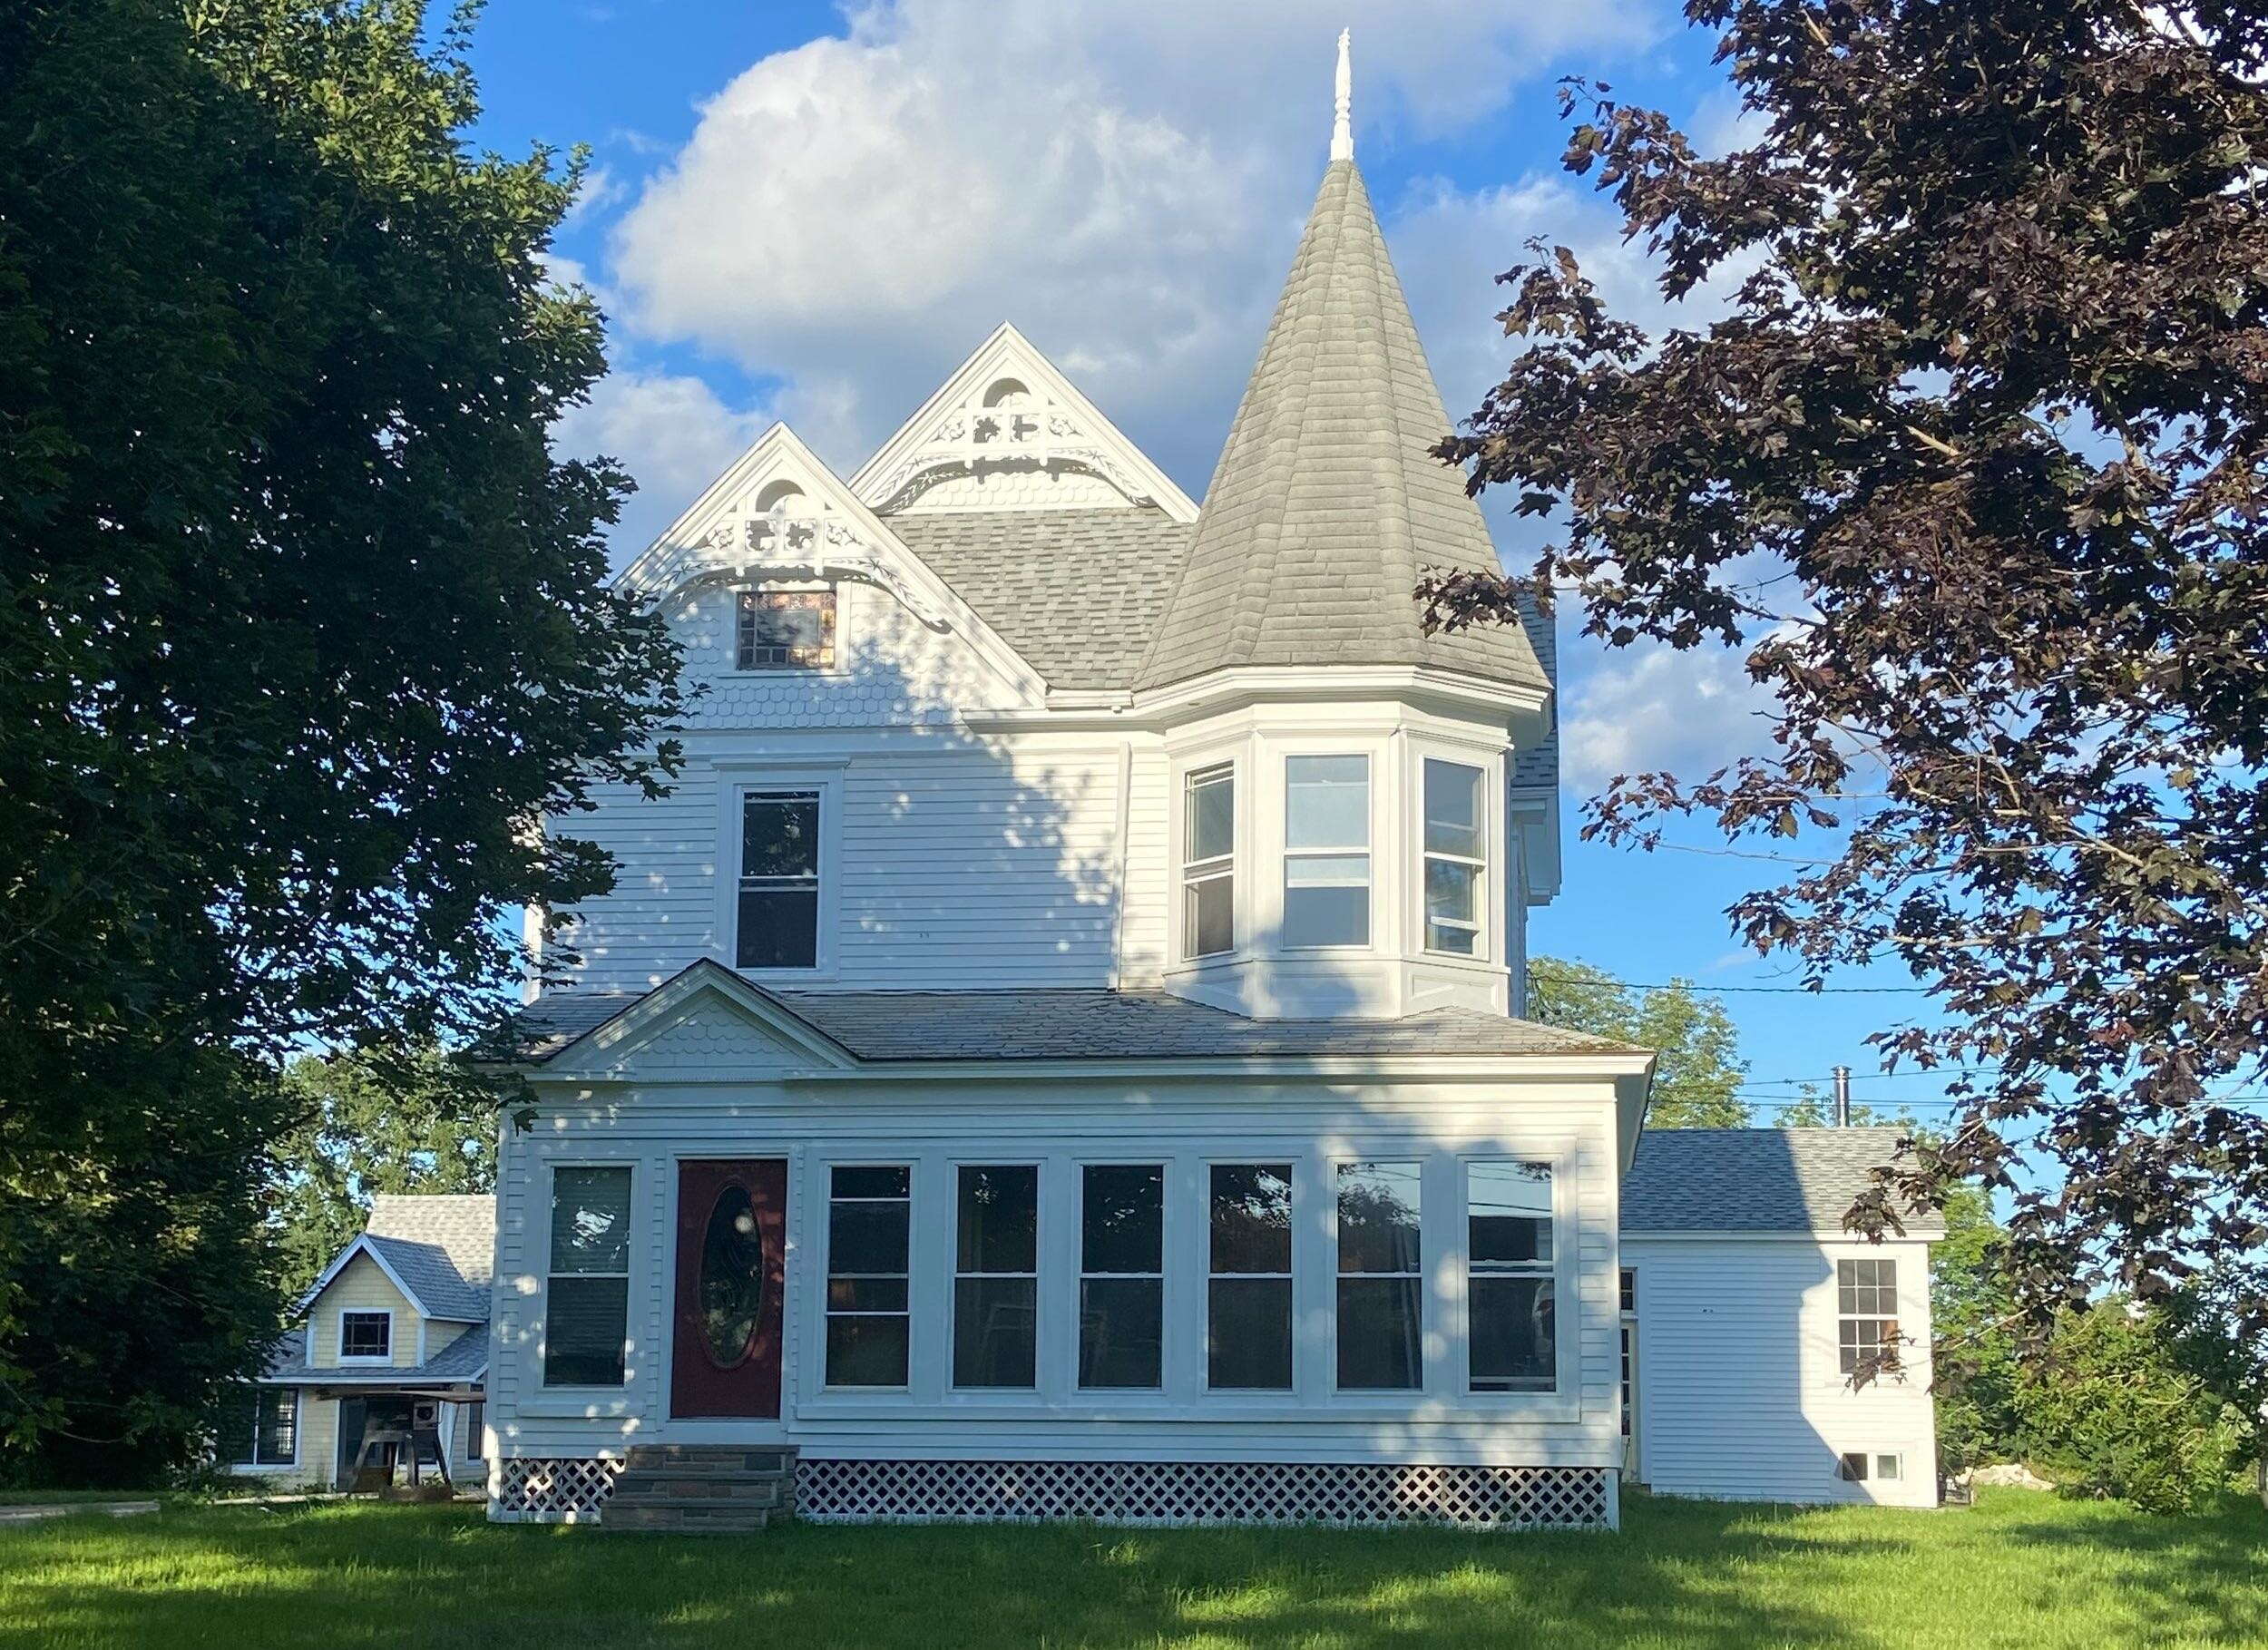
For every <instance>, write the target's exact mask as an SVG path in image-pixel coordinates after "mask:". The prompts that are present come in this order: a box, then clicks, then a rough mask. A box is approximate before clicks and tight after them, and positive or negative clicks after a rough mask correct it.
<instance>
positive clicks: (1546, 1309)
mask: <svg viewBox="0 0 2268 1650" xmlns="http://www.w3.org/2000/svg"><path fill="white" fill-rule="evenodd" d="M1465 1210H1466V1219H1465V1225H1466V1254H1465V1267H1466V1276H1465V1304H1466V1319H1467V1328H1466V1358H1467V1361H1468V1362H1467V1372H1468V1373H1467V1385H1468V1387H1469V1388H1470V1390H1471V1391H1475V1392H1549V1391H1553V1390H1555V1389H1556V1388H1557V1386H1558V1384H1559V1341H1558V1333H1557V1325H1556V1323H1555V1318H1554V1313H1555V1309H1556V1304H1557V1303H1556V1301H1555V1298H1554V1297H1555V1295H1556V1294H1557V1291H1556V1288H1555V1286H1554V1282H1553V1276H1552V1272H1553V1265H1554V1262H1553V1255H1552V1233H1551V1170H1550V1169H1549V1167H1546V1166H1545V1165H1543V1164H1540V1163H1468V1164H1467V1165H1465Z"/></svg>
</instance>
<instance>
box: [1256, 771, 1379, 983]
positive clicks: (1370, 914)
mask: <svg viewBox="0 0 2268 1650" xmlns="http://www.w3.org/2000/svg"><path fill="white" fill-rule="evenodd" d="M1312 760H1324V761H1331V760H1344V761H1353V762H1360V763H1361V764H1362V765H1363V841H1362V844H1361V845H1360V846H1359V847H1358V846H1346V847H1334V848H1319V847H1301V848H1295V847H1293V846H1292V845H1291V835H1292V764H1293V763H1294V762H1298V761H1312ZM1380 766H1381V764H1380V762H1379V759H1378V753H1377V752H1376V751H1374V750H1372V749H1371V748H1369V747H1366V746H1365V747H1356V748H1353V749H1345V748H1317V749H1313V750H1309V749H1305V748H1286V749H1285V750H1283V751H1281V752H1280V753H1279V755H1278V758H1277V767H1276V797H1277V801H1278V804H1279V805H1280V808H1281V813H1280V816H1279V817H1278V818H1277V820H1276V841H1277V842H1278V843H1280V844H1281V845H1282V847H1283V852H1282V854H1280V856H1279V858H1280V860H1281V864H1280V865H1279V867H1278V869H1279V871H1280V873H1281V874H1280V875H1279V877H1278V879H1277V883H1276V913H1277V914H1276V950H1278V951H1279V952H1286V953H1289V954H1295V955H1302V956H1308V955H1315V954H1318V953H1327V952H1372V951H1375V950H1376V949H1377V947H1378V774H1379V769H1380ZM1356 854H1360V855H1361V856H1362V859H1363V864H1364V874H1363V882H1362V888H1363V937H1362V938H1361V939H1359V940H1333V941H1329V942H1325V943H1323V944H1319V945H1295V944H1293V943H1292V942H1290V941H1289V940H1287V939H1286V938H1285V929H1286V920H1285V917H1284V914H1283V913H1285V911H1286V909H1288V907H1289V906H1290V904H1291V890H1292V866H1293V864H1294V863H1295V862H1296V861H1299V860H1305V859H1351V858H1353V857H1354V856H1355V855H1356ZM1306 885H1307V886H1310V887H1332V888H1344V887H1352V886H1354V884H1350V883H1328V884H1320V883H1318V884H1306Z"/></svg>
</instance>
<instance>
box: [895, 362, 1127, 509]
mask: <svg viewBox="0 0 2268 1650" xmlns="http://www.w3.org/2000/svg"><path fill="white" fill-rule="evenodd" d="M1063 470H1071V471H1080V472H1084V473H1086V474H1090V475H1095V476H1100V478H1101V479H1102V480H1104V481H1107V482H1109V483H1110V485H1111V486H1113V487H1115V488H1117V489H1118V491H1119V493H1121V494H1122V495H1123V496H1124V497H1125V499H1126V501H1127V503H1131V504H1155V503H1157V502H1158V501H1157V498H1156V497H1155V496H1154V494H1153V493H1152V492H1151V490H1150V487H1149V483H1148V482H1147V481H1146V480H1145V479H1144V478H1142V477H1140V476H1138V475H1136V474H1134V472H1133V470H1132V469H1131V467H1129V465H1127V464H1121V463H1120V462H1119V458H1118V456H1117V455H1116V454H1113V453H1111V452H1110V449H1109V448H1108V447H1107V446H1106V445H1104V444H1102V443H1101V442H1100V441H1098V440H1097V439H1096V438H1095V436H1094V434H1093V433H1092V432H1090V431H1089V430H1088V429H1086V428H1085V427H1084V421H1083V420H1082V419H1081V418H1080V417H1079V416H1078V415H1076V414H1074V413H1072V412H1071V411H1070V410H1069V409H1067V408H1064V407H1061V406H1058V405H1051V404H1050V403H1048V402H1047V401H1046V400H1045V399H1044V398H1043V397H1042V396H1041V395H1040V394H1039V393H1037V392H1035V391H1033V390H1032V389H1031V388H1030V387H1029V386H1026V385H1025V384H1024V383H1023V381H1022V380H1021V379H1019V378H1013V377H1005V376H1003V377H1002V378H999V379H996V380H994V381H993V382H992V384H989V385H987V386H984V388H983V389H982V391H981V392H980V393H979V394H978V395H973V396H972V397H971V398H970V399H969V400H968V401H967V402H964V403H963V405H959V406H956V407H954V408H953V409H952V410H951V411H949V412H947V413H946V414H944V415H943V416H942V417H939V418H935V419H933V420H932V421H931V424H930V427H929V432H928V434H927V435H926V436H925V437H924V439H923V440H922V441H921V442H919V443H918V444H916V445H914V449H913V451H912V452H910V453H908V454H906V455H905V456H904V457H903V458H901V459H900V460H898V462H897V463H896V464H894V466H893V467H892V468H890V469H889V470H887V471H885V473H883V474H881V475H880V476H878V477H877V478H876V479H875V483H874V495H875V498H876V499H877V500H878V507H879V508H881V509H884V510H903V509H904V508H905V507H906V506H907V505H909V504H912V503H914V502H915V501H916V500H918V499H919V498H920V497H921V496H922V495H923V494H924V493H928V492H929V491H931V490H932V489H934V488H935V487H937V486H939V485H940V484H941V483H945V482H948V481H953V480H955V479H958V478H961V477H967V478H969V479H971V480H973V481H974V482H976V483H978V484H979V485H980V486H981V485H982V484H983V483H985V481H986V480H987V479H988V478H991V477H995V476H1006V475H1009V474H1014V473H1017V472H1027V473H1036V474H1046V475H1050V476H1053V475H1055V474H1057V473H1059V472H1061V471H1063Z"/></svg>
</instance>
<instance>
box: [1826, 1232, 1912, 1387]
mask: <svg viewBox="0 0 2268 1650" xmlns="http://www.w3.org/2000/svg"><path fill="white" fill-rule="evenodd" d="M1835 1313H1836V1324H1835V1329H1836V1337H1835V1338H1836V1341H1837V1342H1838V1343H1839V1346H1838V1350H1839V1352H1840V1353H1841V1356H1842V1361H1843V1373H1844V1374H1846V1375H1855V1374H1858V1373H1859V1372H1861V1371H1862V1370H1863V1371H1865V1372H1869V1373H1878V1372H1881V1371H1882V1365H1883V1364H1884V1362H1886V1360H1887V1358H1888V1356H1889V1355H1890V1353H1891V1352H1892V1349H1893V1348H1895V1346H1896V1345H1897V1342H1898V1263H1897V1262H1896V1261H1893V1260H1853V1261H1837V1262H1836V1263H1835Z"/></svg>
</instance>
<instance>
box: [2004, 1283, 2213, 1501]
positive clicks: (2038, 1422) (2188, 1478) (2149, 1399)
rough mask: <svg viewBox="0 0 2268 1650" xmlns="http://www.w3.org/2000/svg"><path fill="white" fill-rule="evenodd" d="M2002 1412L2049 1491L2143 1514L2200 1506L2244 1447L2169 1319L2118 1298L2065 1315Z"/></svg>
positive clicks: (2124, 1298)
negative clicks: (2107, 1500)
mask: <svg viewBox="0 0 2268 1650" xmlns="http://www.w3.org/2000/svg"><path fill="white" fill-rule="evenodd" d="M2013 1407H2014V1410H2015V1414H2016V1420H2017V1424H2018V1427H2019V1441H2020V1443H2021V1445H2022V1449H2023V1453H2024V1456H2025V1458H2026V1459H2027V1460H2030V1461H2032V1462H2033V1463H2035V1464H2036V1465H2037V1466H2038V1468H2039V1469H2041V1470H2042V1471H2043V1472H2044V1473H2045V1474H2046V1475H2047V1476H2048V1478H2050V1479H2053V1480H2054V1481H2055V1485H2056V1488H2057V1489H2058V1490H2060V1491H2061V1492H2062V1493H2064V1494H2066V1495H2073V1496H2115V1497H2116V1498H2117V1499H2120V1500H2124V1501H2128V1502H2131V1503H2133V1504H2134V1505H2135V1506H2136V1507H2138V1508H2142V1509H2143V1510H2144V1511H2146V1512H2160V1513H2179V1512H2205V1511H2209V1510H2211V1509H2212V1508H2213V1507H2214V1505H2215V1504H2216V1503H2217V1502H2219V1501H2220V1500H2221V1499H2222V1498H2223V1497H2224V1496H2226V1495H2227V1494H2228V1492H2229V1490H2230V1489H2232V1488H2233V1487H2234V1481H2235V1476H2236V1473H2237V1470H2238V1469H2239V1468H2241V1467H2242V1466H2243V1465H2244V1463H2245V1462H2246V1461H2247V1460H2250V1459H2251V1456H2252V1452H2253V1448H2254V1442H2255V1431H2256V1429H2255V1427H2254V1425H2253V1423H2251V1422H2249V1421H2247V1419H2246V1417H2245V1416H2244V1412H2243V1411H2240V1410H2239V1409H2238V1408H2237V1407H2236V1406H2235V1405H2234V1403H2232V1402H2230V1401H2229V1399H2228V1397H2227V1395H2226V1394H2225V1392H2224V1391H2221V1390H2220V1389H2219V1388H2218V1387H2217V1386H2216V1384H2215V1383H2214V1381H2213V1380H2212V1379H2210V1378H2209V1377H2208V1376H2206V1375H2205V1374H2204V1373H2201V1372H2199V1371H2197V1370H2196V1369H2195V1368H2193V1367H2191V1365H2190V1364H2189V1362H2188V1361H2187V1359H2186V1358H2185V1354H2184V1351H2183V1347H2182V1344H2181V1333H2180V1329H2179V1326H2178V1325H2176V1324H2174V1323H2169V1322H2168V1321H2167V1319H2166V1317H2165V1314H2164V1313H2163V1312H2161V1311H2159V1310H2157V1309H2154V1308H2146V1307H2141V1306H2138V1305H2136V1303H2134V1301H2133V1300H2132V1298H2131V1297H2129V1296H2126V1295H2113V1296H2110V1297H2108V1298H2107V1299H2105V1300H2101V1301H2098V1302H2097V1303H2094V1304H2093V1305H2091V1306H2087V1307H2085V1308H2083V1309H2079V1310H2076V1311H2071V1312H2067V1313H2064V1314H2063V1315H2062V1317H2061V1318H2059V1319H2058V1322H2057V1323H2056V1327H2055V1332H2054V1333H2053V1334H2052V1335H2051V1336H2050V1337H2049V1339H2048V1352H2047V1354H2046V1356H2045V1357H2044V1358H2043V1359H2042V1360H2041V1362H2040V1363H2039V1366H2038V1368H2037V1369H2034V1370H2032V1371H2030V1372H2028V1373H2027V1374H2026V1375H2025V1376H2024V1377H2023V1378H2022V1379H2020V1380H2019V1381H2018V1382H2016V1384H2015V1387H2014V1403H2013Z"/></svg>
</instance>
